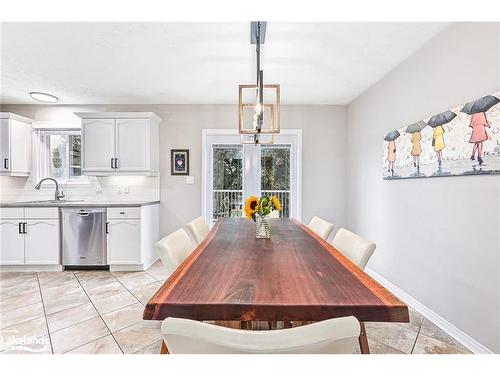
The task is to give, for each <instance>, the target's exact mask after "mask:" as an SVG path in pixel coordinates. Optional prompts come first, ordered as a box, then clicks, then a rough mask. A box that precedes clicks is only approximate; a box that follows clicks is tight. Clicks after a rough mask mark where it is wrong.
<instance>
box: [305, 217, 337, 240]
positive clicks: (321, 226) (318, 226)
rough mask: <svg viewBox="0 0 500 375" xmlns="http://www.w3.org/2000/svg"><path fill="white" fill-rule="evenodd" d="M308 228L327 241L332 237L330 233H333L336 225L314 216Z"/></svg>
mask: <svg viewBox="0 0 500 375" xmlns="http://www.w3.org/2000/svg"><path fill="white" fill-rule="evenodd" d="M307 227H308V228H309V229H310V230H312V231H313V232H314V233H316V234H317V235H318V236H320V237H321V238H323V239H324V240H326V239H327V238H328V236H330V233H332V230H333V227H334V225H333V224H332V223H330V222H328V221H326V220H323V219H322V218H320V217H318V216H314V217H313V218H312V219H311V221H310V222H309V224H308V225H307Z"/></svg>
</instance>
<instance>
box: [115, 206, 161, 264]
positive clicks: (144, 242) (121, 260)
mask: <svg viewBox="0 0 500 375" xmlns="http://www.w3.org/2000/svg"><path fill="white" fill-rule="evenodd" d="M107 220H108V221H107V224H106V233H107V249H108V252H107V259H108V264H109V266H110V270H111V271H144V270H146V269H148V268H149V267H150V266H151V265H152V264H153V263H154V262H155V261H156V260H158V254H157V252H156V249H155V244H156V242H157V241H158V236H159V228H158V227H159V205H158V204H151V205H146V206H142V207H110V208H108V209H107Z"/></svg>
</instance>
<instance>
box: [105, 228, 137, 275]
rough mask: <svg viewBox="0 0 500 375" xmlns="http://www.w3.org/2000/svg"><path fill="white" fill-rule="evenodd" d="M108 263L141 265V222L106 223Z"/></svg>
mask: <svg viewBox="0 0 500 375" xmlns="http://www.w3.org/2000/svg"><path fill="white" fill-rule="evenodd" d="M107 230H108V263H109V264H110V265H116V264H139V263H141V252H140V249H141V241H140V240H141V221H140V220H135V219H129V220H113V219H110V220H109V221H108V228H107Z"/></svg>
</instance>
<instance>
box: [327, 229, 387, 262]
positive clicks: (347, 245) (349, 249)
mask: <svg viewBox="0 0 500 375" xmlns="http://www.w3.org/2000/svg"><path fill="white" fill-rule="evenodd" d="M330 243H331V245H332V246H333V247H334V248H335V249H337V250H338V251H340V252H341V253H342V254H344V255H345V256H346V257H347V258H349V260H350V261H351V262H353V263H354V264H356V265H357V266H358V267H359V268H361V269H364V268H365V266H366V263H368V261H369V260H370V257H371V256H372V254H373V252H374V251H375V248H376V247H377V246H376V245H375V244H374V243H373V242H370V241H368V240H365V239H364V238H363V237H361V236H358V235H357V234H356V233H353V232H350V231H348V230H347V229H345V228H340V229H339V231H338V232H337V234H335V237H333V240H332V241H331V242H330Z"/></svg>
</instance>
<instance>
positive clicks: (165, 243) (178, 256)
mask: <svg viewBox="0 0 500 375" xmlns="http://www.w3.org/2000/svg"><path fill="white" fill-rule="evenodd" d="M155 247H156V251H157V252H158V255H159V256H160V259H161V262H162V263H163V266H164V267H165V268H166V269H167V272H168V273H169V275H170V274H172V272H174V271H175V270H176V269H177V267H179V265H180V264H181V263H182V262H183V261H184V259H186V258H187V257H188V256H189V254H191V252H192V251H193V249H194V246H193V243H192V241H191V239H190V238H189V236H188V234H187V233H186V231H185V230H184V229H178V230H176V231H175V232H173V233H171V234H169V235H168V236H166V237H164V238H162V239H161V240H160V241H158V242H157V243H156V244H155Z"/></svg>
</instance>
